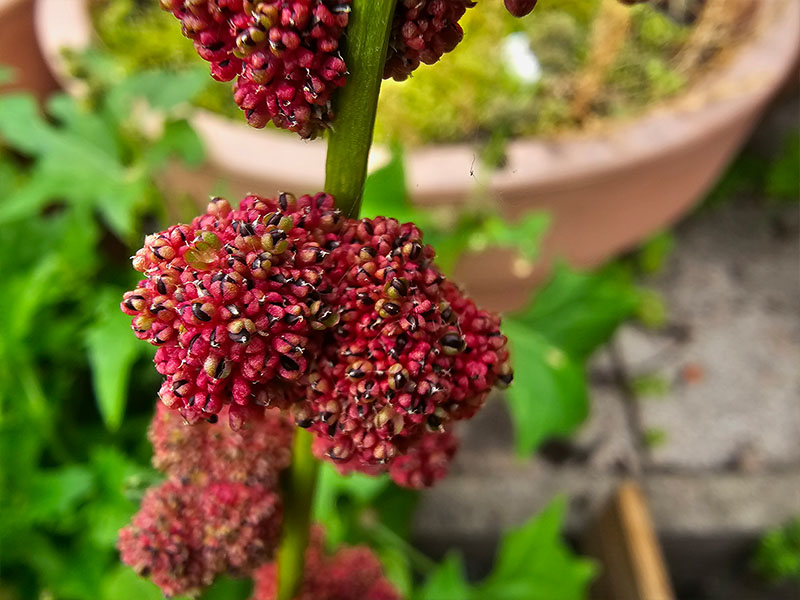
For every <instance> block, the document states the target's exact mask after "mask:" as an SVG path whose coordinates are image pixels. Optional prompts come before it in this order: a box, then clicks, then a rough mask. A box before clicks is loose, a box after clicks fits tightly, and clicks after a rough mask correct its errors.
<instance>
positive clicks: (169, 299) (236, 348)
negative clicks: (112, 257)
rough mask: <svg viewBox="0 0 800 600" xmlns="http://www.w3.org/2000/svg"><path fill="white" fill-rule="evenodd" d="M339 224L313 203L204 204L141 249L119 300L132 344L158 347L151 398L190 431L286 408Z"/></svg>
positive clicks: (310, 347) (336, 216) (310, 341)
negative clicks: (137, 278) (209, 422)
mask: <svg viewBox="0 0 800 600" xmlns="http://www.w3.org/2000/svg"><path fill="white" fill-rule="evenodd" d="M341 220H342V219H341V215H340V213H339V212H338V211H337V210H335V209H334V208H333V199H332V198H331V197H330V196H327V195H325V194H317V195H316V196H313V197H312V196H303V197H301V198H299V199H296V198H295V197H294V196H291V195H290V194H281V195H280V196H279V197H278V198H276V199H268V198H261V197H258V196H248V197H247V198H245V199H244V200H243V201H242V203H241V206H240V208H239V209H237V210H232V209H231V207H230V205H229V204H228V203H227V201H225V200H222V199H214V200H212V202H211V204H210V205H209V208H208V212H207V213H206V214H204V215H202V216H200V217H197V218H196V219H195V220H194V221H192V223H191V224H190V225H175V226H173V227H170V228H169V229H168V230H166V231H163V232H161V233H158V234H154V235H150V236H148V237H147V238H146V239H145V245H144V248H142V249H141V250H139V251H138V252H137V253H136V256H135V257H134V258H133V265H134V268H136V269H137V270H139V271H141V272H142V273H144V274H145V275H146V276H147V279H145V280H143V281H141V282H140V283H139V286H138V288H137V289H136V290H133V291H132V292H128V293H127V294H125V296H124V297H123V301H122V305H121V307H122V310H123V312H125V313H126V314H129V315H131V316H133V317H134V318H133V321H132V328H133V330H134V333H135V334H136V335H137V337H139V338H141V339H146V340H148V341H150V342H151V343H152V344H154V345H156V346H158V347H159V348H158V351H157V352H156V356H155V364H156V369H157V370H158V372H159V373H161V374H162V375H163V376H164V377H165V380H164V383H163V385H162V386H161V390H160V392H159V396H160V398H161V400H162V401H163V402H164V404H165V405H166V406H168V407H170V408H174V409H176V410H179V411H180V412H181V414H182V415H183V416H184V418H185V419H186V420H187V421H189V422H191V423H195V422H197V421H200V420H202V419H207V418H209V417H212V416H213V415H216V414H217V413H219V412H220V411H221V410H222V408H223V406H225V405H226V404H231V408H230V409H229V412H228V416H229V421H230V424H231V426H232V427H234V428H235V427H238V426H241V424H242V423H244V422H245V421H246V420H247V410H245V408H247V407H252V406H278V407H283V408H285V407H288V406H289V405H291V404H292V403H293V402H294V401H296V400H297V399H299V396H300V395H301V392H300V390H299V389H298V388H296V387H293V386H289V385H288V384H289V383H291V382H295V381H297V380H298V379H299V378H300V377H301V376H302V375H303V374H304V373H305V371H306V370H307V368H308V361H309V357H313V356H315V355H317V354H318V353H319V349H318V347H317V346H318V344H319V343H320V341H321V340H320V336H319V333H318V332H319V331H321V330H324V329H326V328H328V327H330V326H332V325H334V324H335V323H336V319H337V315H336V313H335V312H334V311H333V310H332V309H331V308H330V307H329V306H328V304H327V299H328V296H329V292H330V290H329V286H328V283H327V280H326V279H325V278H324V275H325V273H326V271H327V270H329V269H330V264H331V263H330V260H331V257H330V252H331V250H332V249H333V248H334V247H335V246H336V245H337V244H338V241H337V240H338V233H337V232H338V229H339V227H340V223H341Z"/></svg>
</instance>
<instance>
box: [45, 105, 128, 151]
mask: <svg viewBox="0 0 800 600" xmlns="http://www.w3.org/2000/svg"><path fill="white" fill-rule="evenodd" d="M47 113H48V114H49V115H51V116H52V117H54V118H55V119H57V121H58V123H59V125H60V127H62V128H63V129H64V130H65V131H68V132H70V133H71V134H73V135H74V136H76V137H78V138H80V139H83V140H85V141H86V142H89V143H91V144H92V145H93V146H95V147H97V148H98V149H100V150H102V151H103V152H104V153H106V154H107V155H109V156H112V157H114V158H115V159H116V160H119V159H120V147H119V143H118V141H117V139H116V133H117V132H116V131H115V129H114V127H112V126H111V124H110V123H108V122H106V121H105V120H104V119H103V118H102V117H101V116H99V115H98V114H97V113H96V112H93V111H92V110H91V107H90V106H89V105H82V104H80V103H79V102H78V101H77V100H76V99H74V98H73V97H71V96H68V95H67V94H55V95H54V96H51V97H50V99H49V100H48V102H47Z"/></svg>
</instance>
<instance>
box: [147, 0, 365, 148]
mask: <svg viewBox="0 0 800 600" xmlns="http://www.w3.org/2000/svg"><path fill="white" fill-rule="evenodd" d="M162 6H163V7H164V9H165V10H168V11H169V12H171V13H172V14H173V15H175V16H176V17H177V18H178V19H179V20H180V21H181V23H182V24H183V32H184V35H186V37H188V38H190V39H192V40H193V41H194V45H195V49H196V50H197V52H198V54H199V55H200V56H201V57H202V58H204V59H205V60H207V61H209V62H210V63H211V74H212V76H213V77H214V78H215V79H218V80H220V81H230V80H231V79H233V78H236V84H235V86H234V99H235V100H236V103H237V104H238V105H239V107H240V108H241V109H242V110H243V111H244V112H245V115H246V117H247V121H248V123H250V125H252V126H253V127H264V126H265V125H266V124H267V123H268V122H269V121H270V120H271V121H272V122H273V123H274V124H275V125H276V126H277V127H280V128H283V129H290V130H291V131H294V132H296V133H298V134H300V136H302V137H304V138H311V137H315V136H316V135H318V134H319V132H320V131H322V130H323V129H325V128H327V127H329V126H330V123H331V121H332V119H333V111H332V109H331V95H332V93H333V91H334V90H335V89H336V88H338V87H341V86H342V85H344V83H345V80H346V75H347V67H346V65H345V63H344V60H343V59H342V56H341V54H340V53H339V50H338V48H339V39H340V38H341V36H342V35H343V33H344V29H345V27H346V26H347V22H348V19H349V13H350V0H162Z"/></svg>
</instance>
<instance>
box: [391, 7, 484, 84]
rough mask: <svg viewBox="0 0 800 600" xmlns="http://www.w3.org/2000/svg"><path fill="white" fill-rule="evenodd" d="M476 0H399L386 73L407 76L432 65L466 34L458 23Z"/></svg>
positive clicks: (397, 78)
mask: <svg viewBox="0 0 800 600" xmlns="http://www.w3.org/2000/svg"><path fill="white" fill-rule="evenodd" d="M473 6H475V2H473V1H472V0H398V2H397V8H396V9H395V13H394V21H393V23H392V33H391V37H390V38H389V54H388V56H387V58H386V66H385V67H384V72H383V76H384V78H386V79H388V78H390V77H392V78H394V79H396V80H397V81H403V80H404V79H406V78H407V77H408V76H409V75H410V74H411V73H412V72H413V71H414V70H415V69H416V68H417V67H418V66H419V65H420V63H425V64H427V65H432V64H433V63H435V62H436V61H438V60H439V59H440V58H441V57H442V55H443V54H445V53H446V52H450V51H451V50H453V49H454V48H455V47H456V46H457V45H458V43H459V42H460V41H461V39H462V38H463V37H464V31H463V30H462V29H461V26H460V25H459V24H458V21H459V20H460V19H461V17H463V16H464V12H465V11H466V10H467V9H468V8H471V7H473Z"/></svg>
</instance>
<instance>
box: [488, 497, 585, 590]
mask: <svg viewBox="0 0 800 600" xmlns="http://www.w3.org/2000/svg"><path fill="white" fill-rule="evenodd" d="M565 512H566V503H565V502H564V501H563V500H556V501H554V502H553V503H552V504H550V506H549V507H547V508H546V509H545V510H544V511H542V512H541V513H540V514H538V515H537V516H535V517H533V518H532V519H530V520H529V521H528V522H527V523H526V524H525V525H523V526H522V527H519V528H517V529H514V530H512V531H510V532H508V533H506V535H504V536H503V540H502V541H501V543H500V547H499V549H498V552H497V556H496V558H495V566H494V568H493V569H492V573H491V575H489V577H487V578H486V579H485V580H484V581H483V582H482V583H481V584H480V585H479V586H478V589H477V594H476V596H477V597H479V598H492V599H493V600H583V599H585V598H586V597H587V592H588V585H589V583H590V582H591V579H592V577H593V575H594V573H595V567H594V565H593V563H592V562H591V561H589V560H587V559H582V558H578V557H576V556H575V555H574V554H573V553H572V552H571V550H570V549H569V548H568V547H567V546H566V544H565V543H564V541H563V540H562V539H561V527H562V525H563V521H564V515H565Z"/></svg>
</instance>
